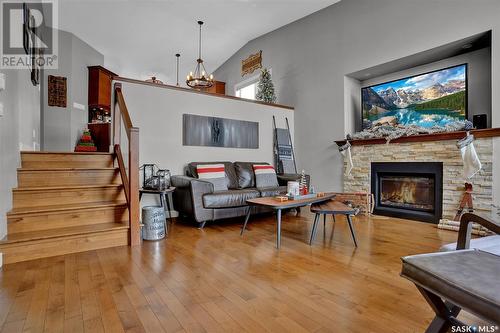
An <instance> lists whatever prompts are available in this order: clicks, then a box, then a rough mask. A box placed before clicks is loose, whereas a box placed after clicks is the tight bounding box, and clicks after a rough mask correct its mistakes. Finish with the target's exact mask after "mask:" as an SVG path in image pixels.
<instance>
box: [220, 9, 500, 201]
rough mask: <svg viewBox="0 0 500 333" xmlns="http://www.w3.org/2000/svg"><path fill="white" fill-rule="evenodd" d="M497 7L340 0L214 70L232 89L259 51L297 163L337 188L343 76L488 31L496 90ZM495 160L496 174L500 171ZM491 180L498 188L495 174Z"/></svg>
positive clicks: (495, 100)
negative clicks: (291, 125)
mask: <svg viewBox="0 0 500 333" xmlns="http://www.w3.org/2000/svg"><path fill="white" fill-rule="evenodd" d="M498 13H500V1H498V0H476V1H470V0H454V1H449V0H420V1H415V0H377V1H374V0H344V1H341V2H339V3H337V4H335V5H333V6H330V7H328V8H326V9H324V10H321V11H319V12H317V13H314V14H312V15H310V16H308V17H306V18H303V19H301V20H299V21H296V22H294V23H291V24H289V25H287V26H285V27H282V28H280V29H278V30H275V31H273V32H271V33H269V34H266V35H264V36H261V37H259V38H257V39H255V40H252V41H250V42H249V43H247V44H246V45H245V46H244V47H243V48H242V49H240V50H239V51H238V52H237V53H236V54H234V55H233V56H232V57H231V58H230V59H228V60H227V61H226V62H225V63H224V64H223V65H222V66H221V67H220V68H219V69H217V71H215V73H214V74H215V76H216V78H217V80H220V81H225V82H226V84H227V85H226V90H227V91H228V92H230V93H232V91H233V86H234V85H235V84H236V83H238V82H240V81H242V80H243V79H244V78H242V77H241V75H240V66H241V60H242V59H244V58H246V57H247V56H248V55H249V54H251V53H255V52H256V51H258V50H262V51H263V54H262V57H263V65H264V66H266V67H271V68H272V69H273V80H274V83H275V87H276V92H277V96H278V102H279V103H283V104H288V105H291V106H294V107H295V109H296V111H295V142H296V152H297V157H298V161H299V164H300V167H301V168H304V169H306V171H307V172H309V173H311V174H312V176H313V183H314V184H316V185H317V186H318V188H320V189H321V190H341V189H342V171H343V170H342V169H343V168H342V158H341V155H340V154H339V153H338V151H337V149H336V145H335V144H334V143H333V140H336V139H341V138H343V137H344V133H345V129H346V125H347V124H349V122H350V120H349V119H347V118H346V117H345V116H344V110H345V105H346V104H349V103H350V101H345V100H344V85H345V80H346V78H345V75H346V74H348V73H354V72H356V71H359V70H362V69H365V68H370V67H374V66H377V65H380V64H384V63H387V62H390V61H393V60H396V59H400V58H403V57H407V56H410V55H413V54H416V53H419V52H422V51H425V50H429V49H433V48H435V47H438V46H441V45H445V44H447V43H449V42H453V41H456V40H460V39H463V38H465V37H469V36H472V35H475V34H478V33H481V32H484V31H488V30H490V29H492V64H491V65H492V91H498V89H499V88H500V82H499V80H500V67H499V65H498V59H499V55H500V20H499V16H498V15H499V14H498ZM351 84H352V82H351ZM499 106H500V101H499V97H498V94H493V96H492V110H493V112H492V117H493V119H492V125H493V126H499V125H500V119H499V118H500V117H499V116H500V114H499V110H498V108H499ZM497 141H498V140H497ZM499 146H500V143H496V144H495V150H498V149H499ZM499 153H500V152H499ZM496 155H497V156H498V155H499V154H496ZM498 159H499V161H498V162H499V163H494V173H495V169H496V171H497V172H496V173H500V170H498V165H499V164H500V158H498ZM497 178H500V177H497ZM495 183H496V185H495V188H496V189H497V190H496V192H497V193H498V189H499V188H500V180H498V179H496V180H495Z"/></svg>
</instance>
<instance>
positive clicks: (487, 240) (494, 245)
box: [439, 235, 500, 256]
mask: <svg viewBox="0 0 500 333" xmlns="http://www.w3.org/2000/svg"><path fill="white" fill-rule="evenodd" d="M469 248H471V249H477V250H481V251H484V252H489V253H493V254H496V255H497V256H500V235H494V236H487V237H481V238H476V239H471V240H470V243H469ZM456 249H457V243H451V244H446V245H443V246H442V247H441V248H440V249H439V251H441V252H448V251H455V250H456Z"/></svg>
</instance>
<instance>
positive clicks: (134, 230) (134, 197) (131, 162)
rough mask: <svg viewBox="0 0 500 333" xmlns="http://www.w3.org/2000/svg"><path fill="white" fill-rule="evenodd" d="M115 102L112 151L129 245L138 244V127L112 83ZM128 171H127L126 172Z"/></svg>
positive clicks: (139, 239)
mask: <svg viewBox="0 0 500 333" xmlns="http://www.w3.org/2000/svg"><path fill="white" fill-rule="evenodd" d="M114 91H115V104H114V110H113V144H114V153H115V156H116V160H117V162H118V167H119V169H120V175H121V177H122V182H123V188H124V190H125V197H126V198H127V204H128V216H129V223H130V239H129V243H130V245H139V244H140V242H141V235H140V232H141V230H140V222H139V209H140V208H139V207H140V206H139V128H137V127H134V126H133V125H132V120H131V119H130V114H129V113H128V109H127V104H126V103H125V98H124V97H123V93H122V85H121V84H120V83H115V84H114ZM122 125H123V128H124V129H125V133H126V134H127V139H128V142H127V143H128V155H126V156H125V157H126V159H127V162H128V168H127V167H126V163H125V161H124V158H123V157H124V156H123V154H122V148H121V147H122V146H124V145H123V144H122V142H121V139H122V137H121V129H122ZM127 171H128V173H127Z"/></svg>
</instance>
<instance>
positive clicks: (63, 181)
mask: <svg viewBox="0 0 500 333" xmlns="http://www.w3.org/2000/svg"><path fill="white" fill-rule="evenodd" d="M114 159H115V157H114V154H110V153H109V154H108V153H50V152H21V168H20V169H18V171H17V177H18V187H17V188H15V189H13V190H12V192H13V195H12V196H13V208H12V210H11V211H10V212H9V213H8V214H7V222H8V225H7V236H6V237H5V238H4V239H2V240H0V252H2V253H3V262H4V263H5V264H8V263H14V262H19V261H25V260H31V259H37V258H44V257H51V256H56V255H62V254H67V253H74V252H82V251H88V250H95V249H101V248H107V247H113V246H120V245H127V244H128V243H129V237H130V235H129V232H130V228H129V212H128V205H127V199H126V196H125V191H124V186H123V183H122V177H121V175H120V169H119V168H115V167H114Z"/></svg>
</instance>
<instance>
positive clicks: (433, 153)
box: [344, 138, 493, 219]
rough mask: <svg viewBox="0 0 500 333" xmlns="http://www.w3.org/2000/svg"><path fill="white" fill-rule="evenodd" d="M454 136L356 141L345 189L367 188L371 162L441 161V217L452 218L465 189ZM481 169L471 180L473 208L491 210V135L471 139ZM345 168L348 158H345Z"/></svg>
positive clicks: (361, 189) (358, 189)
mask: <svg viewBox="0 0 500 333" xmlns="http://www.w3.org/2000/svg"><path fill="white" fill-rule="evenodd" d="M456 142H457V141H456V140H446V141H431V142H411V143H389V144H372V145H359V146H358V145H357V146H353V147H352V148H351V153H352V161H353V163H354V168H353V169H352V172H351V175H347V172H346V171H345V172H344V191H345V192H358V191H364V192H370V190H371V189H370V172H371V162H443V218H445V219H453V217H454V216H455V214H456V212H457V208H458V205H459V203H460V200H461V198H462V195H463V193H464V182H465V179H464V176H463V163H462V158H461V156H460V151H459V149H458V148H457V146H456ZM474 145H475V148H476V151H477V153H478V155H479V159H480V160H481V163H482V165H483V169H482V170H481V171H480V172H479V173H478V174H476V175H475V176H474V177H473V178H472V181H471V183H472V184H473V189H474V191H473V200H474V209H475V212H482V213H490V212H491V208H492V207H491V204H492V203H493V199H492V197H493V194H492V184H493V180H492V154H493V142H492V139H491V138H481V139H476V140H475V141H474ZM344 167H345V169H344V170H347V169H346V167H347V161H346V160H344Z"/></svg>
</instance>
